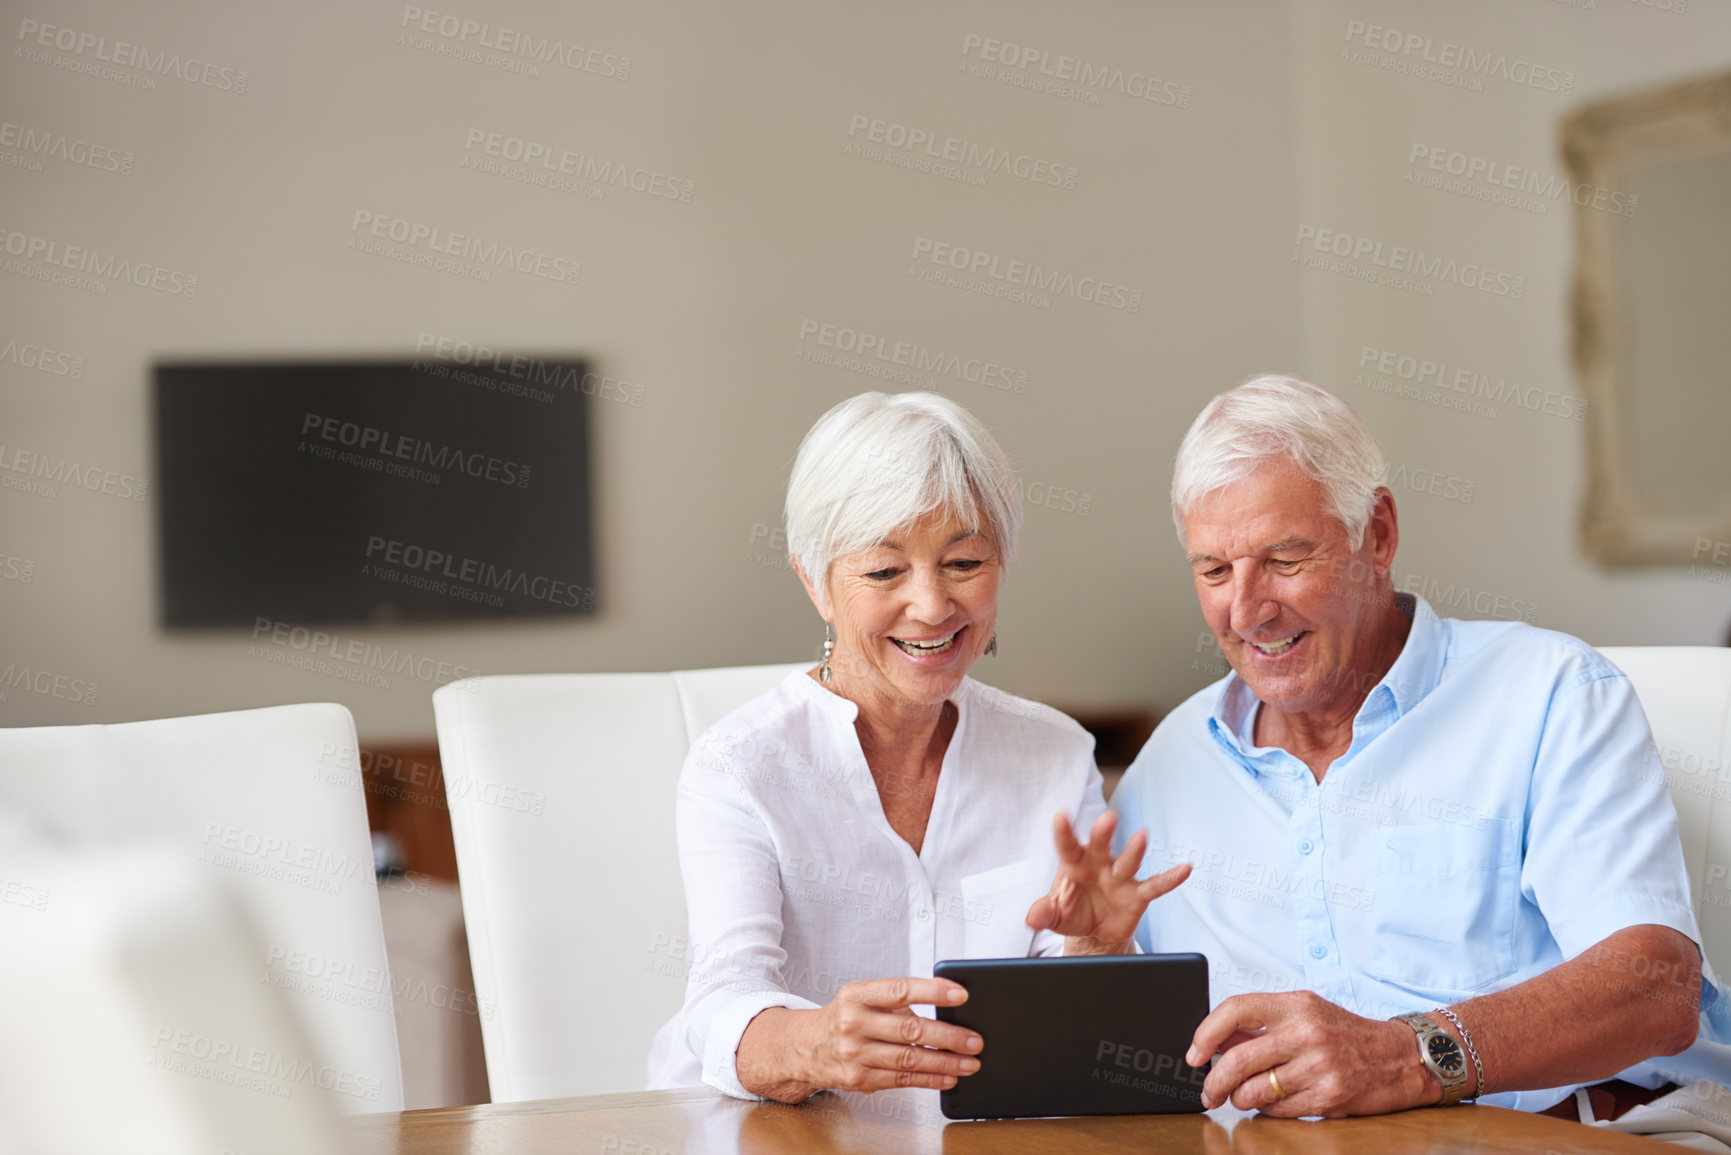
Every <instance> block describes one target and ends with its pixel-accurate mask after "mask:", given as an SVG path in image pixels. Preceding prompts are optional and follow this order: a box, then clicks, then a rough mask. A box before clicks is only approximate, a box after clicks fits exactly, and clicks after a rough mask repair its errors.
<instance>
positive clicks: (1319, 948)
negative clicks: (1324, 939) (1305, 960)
mask: <svg viewBox="0 0 1731 1155" xmlns="http://www.w3.org/2000/svg"><path fill="white" fill-rule="evenodd" d="M1327 953H1328V948H1327V947H1325V946H1323V945H1322V944H1321V943H1317V944H1316V945H1315V946H1313V947H1311V948H1310V957H1311V958H1321V957H1322V956H1323V955H1325V954H1327Z"/></svg>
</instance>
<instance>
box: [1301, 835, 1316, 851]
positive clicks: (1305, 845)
mask: <svg viewBox="0 0 1731 1155" xmlns="http://www.w3.org/2000/svg"><path fill="white" fill-rule="evenodd" d="M1315 849H1316V843H1314V842H1312V841H1311V840H1310V839H1308V838H1306V839H1305V840H1304V841H1303V842H1300V843H1299V844H1298V853H1300V854H1309V853H1310V852H1311V851H1313V850H1315Z"/></svg>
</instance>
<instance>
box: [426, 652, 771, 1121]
mask: <svg viewBox="0 0 1731 1155" xmlns="http://www.w3.org/2000/svg"><path fill="white" fill-rule="evenodd" d="M800 668H802V667H800V666H791V665H789V666H745V667H738V668H734V669H725V670H692V671H683V672H679V673H671V674H524V675H502V676H491V677H483V678H471V679H466V680H464V681H460V682H453V683H451V684H449V685H446V686H442V687H440V688H439V689H438V690H437V691H435V692H434V694H433V712H434V715H435V716H436V718H437V720H438V728H439V759H440V762H441V763H442V764H443V767H444V776H445V793H446V797H447V799H448V800H449V803H450V811H451V830H452V833H453V835H454V836H455V839H456V847H457V871H458V874H459V876H460V877H461V880H462V892H463V919H464V922H465V924H466V926H467V931H468V936H469V957H470V961H471V964H472V966H473V970H474V976H475V993H476V995H477V997H478V1000H479V1003H480V1009H481V1038H482V1042H483V1044H484V1046H485V1048H486V1054H487V1081H488V1084H489V1086H490V1088H491V1090H492V1096H493V1101H494V1102H499V1103H503V1102H510V1101H514V1100H520V1099H543V1098H554V1097H559V1096H566V1095H596V1094H606V1093H610V1092H617V1091H637V1090H642V1089H643V1079H644V1067H645V1062H646V1060H647V1058H648V1055H649V1044H650V1041H651V1040H652V1039H653V1037H654V1035H655V1032H656V1030H658V1029H659V1028H660V1026H661V1025H662V1023H664V1022H665V1021H666V1020H667V1019H668V1018H669V1017H670V1016H671V1015H672V1014H673V1013H674V1012H675V1011H677V1010H678V1009H679V1006H680V1004H681V1002H682V1001H683V1000H684V997H685V971H686V966H687V963H688V959H687V958H686V948H685V929H686V921H685V896H684V888H683V886H682V885H681V883H680V878H679V857H678V848H677V844H676V840H675V836H674V829H673V805H674V791H675V788H676V786H677V785H678V781H679V769H680V766H681V764H682V763H683V762H684V760H685V753H686V751H687V749H689V747H690V745H691V743H692V741H693V740H695V739H696V738H697V736H698V735H700V734H701V733H702V732H703V731H704V730H706V729H708V728H709V727H710V726H711V725H713V724H714V723H715V722H716V721H717V720H718V719H720V718H721V717H722V716H723V715H724V714H726V713H728V712H729V711H731V710H733V709H734V708H736V707H738V706H740V705H743V704H744V703H745V702H747V701H749V700H750V699H752V698H754V697H756V696H757V695H758V694H761V693H763V692H764V691H765V690H767V689H769V688H770V687H771V686H774V685H775V684H776V683H777V682H779V681H781V679H782V678H784V677H786V676H787V674H788V672H789V671H791V670H795V669H800Z"/></svg>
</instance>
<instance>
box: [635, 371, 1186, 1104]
mask: <svg viewBox="0 0 1731 1155" xmlns="http://www.w3.org/2000/svg"><path fill="white" fill-rule="evenodd" d="M786 512H787V536H788V548H789V552H790V554H791V555H792V560H793V565H794V568H795V570H796V572H797V573H798V574H799V577H800V580H801V582H803V583H804V585H805V590H806V593H807V594H808V595H809V596H810V598H811V601H812V604H813V605H814V606H816V607H817V611H818V613H819V614H820V615H821V616H822V617H823V619H824V623H825V642H824V657H823V661H822V662H821V664H820V665H819V666H817V667H816V668H814V669H812V670H809V671H804V672H799V673H795V674H793V675H790V676H789V677H788V678H787V679H786V680H784V681H783V682H782V683H781V684H780V685H778V686H777V687H775V688H774V689H772V690H771V691H769V692H768V693H766V694H764V695H762V696H761V697H759V698H757V699H755V700H753V701H751V702H749V703H747V704H746V705H744V706H742V707H741V708H739V709H738V710H735V711H734V712H733V713H732V714H729V715H728V716H727V717H726V718H724V719H722V720H721V721H720V722H719V723H717V724H716V725H715V726H714V727H713V728H712V729H710V730H709V731H708V732H707V733H706V734H704V736H703V737H702V738H700V739H699V740H698V741H697V743H696V744H695V745H694V746H693V747H692V749H691V752H690V754H689V756H688V757H687V758H686V762H685V767H684V770H683V772H682V774H681V776H680V781H679V795H678V830H679V858H680V867H681V870H682V872H683V874H684V879H685V895H686V905H687V907H688V909H689V911H690V920H691V922H690V934H689V938H688V941H689V943H690V951H691V959H692V969H691V972H690V976H689V983H688V986H687V990H686V996H685V1005H684V1007H683V1008H682V1009H681V1010H680V1012H679V1013H678V1014H677V1015H676V1016H674V1018H673V1019H672V1021H670V1022H669V1023H668V1024H667V1025H666V1026H665V1027H664V1028H663V1029H662V1030H661V1032H660V1034H659V1035H658V1036H657V1037H656V1041H655V1046H654V1048H653V1051H652V1053H651V1055H650V1064H649V1066H650V1080H649V1085H650V1086H651V1087H670V1086H685V1085H691V1084H696V1083H699V1082H703V1083H708V1084H710V1085H712V1086H714V1087H717V1088H719V1089H720V1090H722V1091H725V1092H727V1093H729V1094H731V1095H736V1096H740V1097H743V1098H759V1097H761V1098H773V1099H779V1100H782V1101H786V1102H798V1101H800V1100H803V1099H805V1098H806V1097H808V1096H809V1095H811V1094H813V1093H814V1092H817V1091H820V1090H824V1089H844V1090H853V1091H867V1092H869V1091H875V1090H879V1089H882V1088H886V1087H909V1086H912V1087H936V1088H944V1087H950V1086H954V1085H955V1081H956V1079H957V1078H959V1077H963V1076H966V1075H969V1074H971V1073H973V1072H974V1071H976V1070H978V1069H979V1067H980V1064H981V1062H982V1061H987V1062H989V1061H990V1060H989V1057H986V1058H984V1059H983V1060H982V1054H983V1052H984V1050H985V1043H986V1041H985V1040H982V1039H981V1038H980V1037H979V1036H978V1035H976V1034H973V1033H971V1032H969V1031H967V1030H965V1029H963V1028H961V1027H959V1026H956V1025H953V1024H946V1023H941V1022H938V1021H936V1020H935V1019H934V1018H932V1017H931V1016H930V1013H929V1012H925V1013H921V1012H923V1011H924V1008H926V1007H929V1006H932V1005H936V1004H948V1005H954V1004H957V1003H960V1002H962V1001H964V1000H965V999H966V997H967V994H966V992H965V991H964V990H963V989H962V988H961V987H960V986H959V985H957V984H956V983H953V982H950V981H948V980H944V979H935V978H933V977H932V968H933V965H934V964H935V963H936V962H937V961H938V960H940V959H944V958H1000V957H1005V956H1021V955H1029V954H1040V955H1046V954H1055V953H1059V952H1060V951H1067V952H1069V953H1106V952H1113V951H1125V950H1129V949H1131V947H1130V945H1129V940H1130V937H1131V935H1132V934H1133V933H1134V931H1135V927H1136V924H1137V922H1138V920H1139V919H1140V917H1141V914H1142V912H1143V911H1144V910H1145V909H1146V908H1147V905H1148V903H1149V902H1150V901H1152V900H1153V899H1154V898H1155V897H1157V896H1158V895H1160V894H1163V893H1164V892H1165V891H1167V890H1169V889H1171V888H1172V887H1173V886H1176V885H1177V884H1178V883H1179V882H1181V881H1183V879H1184V877H1185V875H1187V874H1188V872H1189V867H1188V865H1184V866H1179V867H1177V868H1175V869H1174V870H1172V871H1168V872H1167V873H1165V874H1161V875H1157V876H1155V877H1153V878H1150V879H1148V880H1146V881H1144V882H1142V883H1140V884H1138V883H1137V882H1136V880H1135V877H1134V876H1135V873H1136V869H1137V867H1138V865H1139V864H1140V862H1141V860H1142V852H1143V849H1144V848H1145V845H1146V838H1145V836H1144V835H1142V834H1140V833H1138V834H1137V835H1136V836H1134V837H1133V838H1132V839H1131V840H1130V841H1129V842H1128V843H1127V844H1126V845H1125V848H1124V851H1123V853H1122V854H1121V855H1120V856H1119V857H1118V858H1117V859H1113V858H1112V857H1111V854H1110V849H1109V848H1110V845H1111V836H1112V825H1113V822H1114V821H1115V819H1114V816H1113V815H1112V814H1111V812H1109V811H1106V810H1105V804H1104V801H1103V799H1102V798H1101V792H1100V774H1099V771H1098V770H1096V769H1095V767H1094V760H1093V740H1092V739H1091V738H1090V737H1089V735H1088V734H1087V732H1086V731H1084V730H1083V729H1082V728H1081V727H1080V726H1078V725H1077V724H1076V723H1075V722H1074V721H1073V720H1071V719H1070V718H1068V717H1066V716H1065V715H1063V714H1060V713H1059V712H1058V711H1056V710H1053V709H1051V708H1049V707H1046V706H1042V705H1040V704H1038V703H1036V702H1030V701H1026V700H1024V699H1021V698H1016V697H1012V696H1010V695H1008V694H1005V693H1002V692H1001V691H998V690H994V689H991V688H990V687H987V686H983V685H981V684H980V683H978V682H975V681H973V680H972V679H971V678H969V677H968V676H967V674H968V670H969V669H970V668H971V667H972V666H973V664H974V662H975V661H976V660H977V659H978V658H979V657H980V656H981V655H982V654H992V653H995V652H996V650H997V637H996V633H995V627H996V622H997V610H998V584H999V582H1000V580H1001V579H1002V578H1003V576H1004V574H1005V572H1006V570H1007V568H1008V565H1009V562H1010V559H1011V556H1012V555H1013V554H1014V553H1015V548H1016V537H1017V533H1018V531H1019V529H1020V526H1021V501H1020V495H1019V492H1018V489H1017V485H1016V479H1015V475H1014V473H1013V471H1012V470H1011V468H1010V464H1009V462H1008V460H1007V459H1006V458H1005V456H1004V452H1003V450H1002V449H1000V448H999V447H998V444H997V442H996V441H994V440H993V439H992V436H991V434H990V433H988V432H987V431H986V429H985V427H984V426H982V425H981V424H980V423H979V422H978V421H977V420H976V419H975V418H974V417H973V416H972V415H971V414H969V413H968V412H967V411H966V410H965V409H963V408H962V407H961V406H960V405H957V404H956V403H955V402H953V401H950V400H948V399H946V398H944V397H942V396H939V395H938V394H935V393H903V394H899V395H895V396H888V395H885V394H882V393H865V394H861V395H860V396H858V397H854V398H851V399H850V400H847V401H844V402H842V403H841V404H840V405H837V406H836V407H835V408H833V409H831V410H830V411H829V412H828V413H826V414H824V416H823V417H822V418H821V419H819V421H818V422H817V424H816V425H815V426H813V427H812V429H811V431H810V432H809V433H808V434H807V435H806V437H805V440H804V442H803V443H802V444H801V445H800V449H799V454H798V457H797V458H796V460H795V462H794V466H793V475H792V478H791V480H790V482H789V484H788V494H787V511H786ZM1044 815H1055V817H1054V818H1053V820H1052V822H1051V823H1050V825H1049V826H1048V824H1047V823H1046V822H1045V821H1044V820H1043V816H1044ZM1072 822H1075V823H1076V824H1077V827H1079V828H1081V829H1087V828H1088V826H1089V824H1093V828H1092V830H1091V832H1090V835H1089V841H1088V843H1087V845H1086V846H1085V847H1084V846H1082V845H1079V844H1078V842H1077V839H1076V837H1075V835H1074V833H1073V831H1072V826H1071V823H1072ZM916 1008H917V1009H916Z"/></svg>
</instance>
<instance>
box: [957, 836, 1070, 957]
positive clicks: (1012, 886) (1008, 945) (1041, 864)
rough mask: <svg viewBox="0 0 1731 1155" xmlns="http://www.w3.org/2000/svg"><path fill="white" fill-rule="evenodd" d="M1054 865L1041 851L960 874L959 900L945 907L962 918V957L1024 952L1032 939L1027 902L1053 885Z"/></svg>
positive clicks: (1023, 953)
mask: <svg viewBox="0 0 1731 1155" xmlns="http://www.w3.org/2000/svg"><path fill="white" fill-rule="evenodd" d="M1054 869H1055V867H1054V866H1053V864H1052V863H1051V862H1050V861H1049V860H1048V859H1047V858H1046V857H1045V856H1043V855H1042V856H1038V857H1035V858H1024V859H1021V860H1020V861H1018V862H1012V863H1009V864H1007V865H1005V866H999V867H996V868H994V869H992V870H987V871H982V872H981V873H979V874H970V875H968V876H966V877H965V878H963V879H962V880H961V886H960V890H961V895H960V901H959V902H954V903H952V909H951V911H950V912H949V913H951V914H953V915H955V916H957V917H960V918H961V920H962V943H963V949H964V952H965V954H966V957H968V958H1023V957H1025V956H1026V955H1027V953H1028V949H1029V948H1030V947H1031V946H1032V945H1033V943H1034V932H1033V931H1032V930H1030V929H1028V923H1027V915H1028V908H1029V907H1030V906H1032V905H1033V904H1034V900H1035V899H1037V898H1039V897H1040V896H1041V895H1042V894H1045V893H1046V891H1048V890H1049V889H1051V886H1052V873H1053V871H1054Z"/></svg>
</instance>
